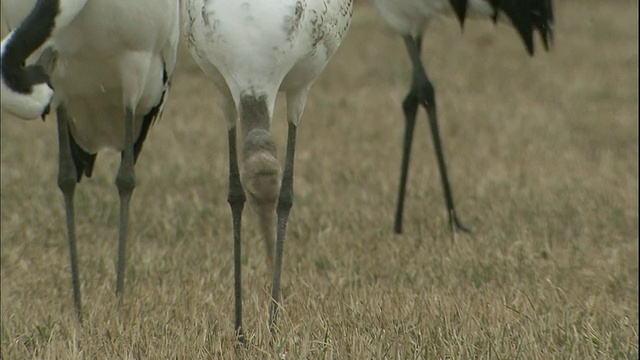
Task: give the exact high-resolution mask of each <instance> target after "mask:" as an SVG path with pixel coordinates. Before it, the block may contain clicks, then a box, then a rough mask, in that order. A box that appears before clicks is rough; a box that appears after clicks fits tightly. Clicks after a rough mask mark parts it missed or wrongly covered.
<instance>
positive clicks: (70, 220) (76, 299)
mask: <svg viewBox="0 0 640 360" xmlns="http://www.w3.org/2000/svg"><path fill="white" fill-rule="evenodd" d="M56 117H57V120H58V145H59V164H58V187H59V188H60V190H61V191H62V194H63V195H64V205H65V207H64V209H65V213H66V219H67V235H68V238H69V259H70V261H71V284H72V286H73V305H74V307H75V310H76V315H77V316H78V320H80V321H81V322H82V301H81V294H80V276H79V271H78V248H77V242H76V226H75V211H74V205H73V195H74V193H75V189H76V183H77V181H78V178H77V173H76V167H75V164H74V163H73V158H72V157H71V142H70V139H69V136H70V134H69V114H68V113H67V109H66V106H65V104H60V105H59V106H58V108H57V109H56Z"/></svg>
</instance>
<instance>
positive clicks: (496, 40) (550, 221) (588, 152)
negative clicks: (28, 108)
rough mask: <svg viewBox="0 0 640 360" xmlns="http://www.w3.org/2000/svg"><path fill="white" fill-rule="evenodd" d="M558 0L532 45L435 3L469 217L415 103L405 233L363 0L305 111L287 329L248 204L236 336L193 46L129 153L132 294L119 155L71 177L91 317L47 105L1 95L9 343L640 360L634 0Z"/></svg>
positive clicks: (386, 109)
mask: <svg viewBox="0 0 640 360" xmlns="http://www.w3.org/2000/svg"><path fill="white" fill-rule="evenodd" d="M556 18H557V28H556V42H555V46H554V49H553V51H552V52H550V53H544V51H538V52H537V53H536V56H535V57H533V58H530V57H528V56H527V54H526V52H525V50H524V46H523V45H522V44H521V41H520V39H519V38H518V37H517V34H516V32H515V31H514V30H512V29H511V28H510V26H507V25H498V26H494V25H493V24H492V23H491V22H490V21H469V22H467V23H466V25H465V30H464V32H462V33H461V31H460V28H459V26H458V25H457V22H456V21H455V20H454V19H453V18H451V19H444V20H443V21H439V22H437V23H435V24H433V26H432V28H431V29H430V31H429V32H428V34H427V37H426V38H425V46H424V49H423V50H424V51H423V55H424V59H425V65H426V67H427V71H428V72H429V73H430V76H431V78H432V80H433V82H434V84H435V86H436V89H437V95H438V105H439V113H440V120H441V131H442V136H443V141H444V145H445V150H446V155H447V158H448V164H449V170H450V176H451V181H452V185H453V190H454V196H455V198H456V199H457V205H458V211H459V213H460V216H461V217H462V220H463V221H464V222H465V223H466V224H468V225H469V226H471V227H472V228H473V230H474V231H473V233H472V234H471V235H464V234H461V235H459V236H456V237H455V240H454V241H453V242H452V236H451V232H450V231H449V227H448V223H447V216H446V214H445V211H444V202H443V196H442V190H441V184H440V178H439V174H438V170H437V167H436V163H435V156H434V151H433V147H432V144H431V140H430V134H429V128H428V126H427V122H426V116H425V114H424V112H423V111H422V112H421V113H420V121H419V122H418V124H419V125H418V128H417V133H416V141H415V142H414V153H413V162H412V166H411V174H410V178H409V185H408V186H409V190H408V191H409V193H408V195H409V196H408V200H407V204H406V213H405V226H404V234H403V235H401V236H398V235H395V234H394V233H393V231H392V227H393V215H394V208H395V201H396V191H397V189H396V187H397V184H398V171H399V167H400V165H399V160H400V155H401V153H400V151H401V139H402V134H403V131H404V121H403V118H402V112H401V107H400V102H401V101H402V99H403V98H404V95H405V93H406V91H407V89H408V85H409V80H410V64H409V59H408V56H407V55H406V53H405V49H404V45H403V43H402V41H401V39H400V38H399V36H398V35H397V34H395V33H393V32H392V31H391V30H390V29H389V28H388V27H387V26H386V25H385V24H384V23H383V22H382V20H381V18H380V17H379V16H378V14H377V13H376V12H375V10H374V9H373V8H372V7H371V6H370V5H368V4H367V3H359V4H358V6H357V7H356V9H355V14H354V19H353V23H352V26H351V29H350V32H349V34H348V37H347V39H346V40H345V41H344V43H343V45H342V47H341V48H340V50H339V51H338V53H337V54H336V55H335V57H334V58H333V60H332V61H331V63H330V65H329V66H328V67H327V68H326V70H325V71H324V73H323V74H322V75H321V77H320V78H319V79H318V81H317V82H316V84H315V86H314V87H313V89H312V91H311V94H310V98H309V100H308V103H307V107H306V111H305V115H304V118H303V121H302V124H301V126H300V128H299V132H298V151H297V154H296V155H297V158H296V176H295V201H294V207H293V209H292V214H291V217H290V221H289V227H288V231H287V238H286V243H285V262H284V269H283V271H284V273H283V295H284V296H283V298H282V304H283V309H282V311H281V312H280V316H279V323H278V326H279V330H278V333H277V335H276V336H275V337H274V338H272V337H271V336H270V334H269V331H268V327H267V319H268V314H267V309H268V301H269V292H270V289H271V274H270V272H269V270H268V269H267V265H266V259H265V254H264V246H263V244H262V240H261V238H260V236H259V229H258V225H257V218H256V217H255V215H254V214H253V213H252V212H251V211H250V210H248V211H245V220H246V221H244V224H245V225H244V232H243V234H244V242H243V251H244V253H243V281H244V284H243V286H244V289H243V290H244V310H245V313H244V325H245V330H246V336H247V337H248V341H247V346H246V347H245V348H236V347H235V342H234V332H233V259H232V253H233V246H232V233H231V213H230V210H229V206H228V204H227V202H226V196H227V176H228V175H227V172H228V170H227V169H228V165H227V138H226V137H227V134H226V126H225V121H224V119H223V116H222V113H221V111H220V110H219V109H218V108H217V105H216V96H217V94H216V92H215V88H214V86H213V84H212V83H211V82H209V81H208V80H207V79H206V78H205V77H204V76H203V75H202V73H201V72H200V70H199V68H198V67H197V66H196V65H195V63H194V62H193V61H192V60H191V58H190V55H189V54H188V53H187V52H186V51H185V49H184V48H182V49H181V52H180V56H179V65H178V68H177V70H176V72H175V77H174V87H173V89H172V93H171V96H170V99H169V103H168V104H167V108H166V111H165V114H164V117H163V119H162V120H161V121H160V122H159V123H157V124H156V125H155V126H154V127H153V129H152V131H151V133H150V136H149V138H148V139H147V142H146V145H145V149H144V151H143V152H142V155H141V158H140V161H139V162H138V165H137V167H136V170H137V176H138V187H137V188H136V191H135V195H134V197H133V201H132V225H131V228H130V236H131V237H130V243H129V248H128V251H129V253H128V254H129V257H128V263H127V274H126V282H125V297H124V303H123V304H122V306H121V307H120V308H118V307H117V306H116V301H115V300H116V299H115V295H114V291H115V263H116V247H117V228H118V197H117V190H116V187H115V185H114V178H115V175H116V171H117V167H118V164H119V154H117V153H108V152H107V153H101V155H99V156H98V162H97V164H96V171H95V173H94V176H93V178H91V179H89V180H88V181H87V180H83V181H82V183H81V184H80V186H79V187H78V190H77V192H76V204H77V219H76V221H77V231H78V239H79V256H80V271H81V281H82V289H83V302H84V311H85V322H84V323H83V324H80V323H78V322H77V321H76V318H75V316H74V311H73V303H72V297H71V281H70V270H69V269H70V267H69V257H68V250H67V249H68V247H67V238H66V229H65V226H64V211H63V201H62V195H61V193H60V192H59V190H58V188H57V185H56V176H57V138H56V123H55V118H54V117H51V118H48V119H47V121H46V122H44V123H43V122H41V121H33V122H21V121H18V120H16V119H12V118H10V117H9V116H3V118H2V129H1V130H2V188H1V195H2V218H1V221H2V223H1V224H2V257H1V262H2V279H1V280H2V297H1V300H2V329H1V336H2V355H1V356H2V359H7V360H8V359H85V358H86V359H118V358H119V359H233V358H240V359H267V358H280V359H637V358H638V86H637V83H638V2H637V1H623V0H620V1H600V0H580V1H578V0H573V1H556ZM536 40H538V39H536ZM537 45H540V44H539V42H538V44H537ZM538 50H541V47H540V46H538ZM283 100H284V98H283V97H280V98H279V103H278V105H277V107H276V112H275V117H274V119H275V120H274V124H273V127H272V132H273V133H274V134H275V136H276V139H277V143H278V146H279V151H280V152H279V154H280V155H283V154H284V145H285V137H286V121H285V119H284V115H285V112H284V106H283ZM114 116H119V115H114Z"/></svg>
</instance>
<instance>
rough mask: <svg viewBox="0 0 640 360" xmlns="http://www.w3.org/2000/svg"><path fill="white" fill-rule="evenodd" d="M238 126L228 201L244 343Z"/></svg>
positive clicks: (238, 319) (231, 140) (232, 135)
mask: <svg viewBox="0 0 640 360" xmlns="http://www.w3.org/2000/svg"><path fill="white" fill-rule="evenodd" d="M236 142H237V140H236V127H235V126H234V127H233V128H231V130H229V193H228V196H227V201H228V202H229V206H230V207H231V216H232V221H233V270H234V291H235V301H236V305H235V306H236V307H235V318H236V336H237V339H238V342H240V343H244V333H243V331H242V276H241V274H242V272H241V263H240V261H241V256H240V255H241V241H240V240H241V237H240V228H241V224H242V210H243V209H244V202H245V200H246V196H245V194H244V189H243V188H242V183H241V182H240V171H239V170H238V153H237V151H236V149H237V145H236Z"/></svg>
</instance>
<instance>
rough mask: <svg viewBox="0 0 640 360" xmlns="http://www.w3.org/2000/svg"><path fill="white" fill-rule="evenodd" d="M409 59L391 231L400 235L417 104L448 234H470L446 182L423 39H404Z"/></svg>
mask: <svg viewBox="0 0 640 360" xmlns="http://www.w3.org/2000/svg"><path fill="white" fill-rule="evenodd" d="M404 40H405V44H406V47H407V50H408V52H409V56H410V57H411V61H412V63H413V68H414V70H413V77H412V81H411V89H410V91H409V93H408V94H407V96H406V98H405V100H404V102H403V110H404V113H405V124H406V128H405V136H404V144H403V153H402V166H401V172H400V187H399V191H398V206H397V209H396V219H395V227H394V230H395V232H396V233H401V232H402V214H403V208H404V198H405V190H406V182H407V177H408V176H407V174H408V169H409V158H410V153H411V143H412V141H413V132H414V129H415V118H416V113H417V107H418V105H419V104H421V105H423V106H424V107H425V109H426V111H427V116H428V119H429V125H430V127H431V135H432V139H433V145H434V147H435V150H436V158H437V161H438V168H439V169H440V177H441V180H442V187H443V190H444V197H445V203H446V207H447V214H448V216H449V223H450V226H451V230H452V231H453V232H454V233H455V231H461V232H466V233H468V232H470V230H469V229H468V228H467V227H465V226H464V225H463V224H462V222H461V221H460V219H459V218H458V215H457V213H456V209H455V204H454V201H453V195H452V191H451V185H450V182H449V176H448V174H447V166H446V162H445V159H444V151H443V149H442V141H441V138H440V131H439V129H438V118H437V111H436V100H435V89H434V87H433V84H432V83H431V81H430V80H429V78H428V76H427V73H426V71H425V69H424V66H423V65H422V61H421V60H420V48H421V45H422V38H421V37H417V38H413V37H410V36H406V37H405V38H404Z"/></svg>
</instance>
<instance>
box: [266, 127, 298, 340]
mask: <svg viewBox="0 0 640 360" xmlns="http://www.w3.org/2000/svg"><path fill="white" fill-rule="evenodd" d="M296 130H297V125H296V124H295V123H294V122H291V121H290V122H289V127H288V133H287V155H286V160H285V167H284V173H283V176H282V184H281V186H280V196H279V197H278V206H277V208H276V214H277V216H278V225H277V226H278V227H277V234H276V258H275V266H274V270H273V285H272V286H273V287H272V289H271V306H270V309H269V330H270V331H271V333H272V334H273V333H274V332H275V329H274V324H275V322H276V316H277V311H278V297H279V295H280V274H281V270H282V254H283V251H284V236H285V233H286V229H287V219H288V218H289V211H290V210H291V207H292V206H293V160H294V154H295V149H296Z"/></svg>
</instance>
